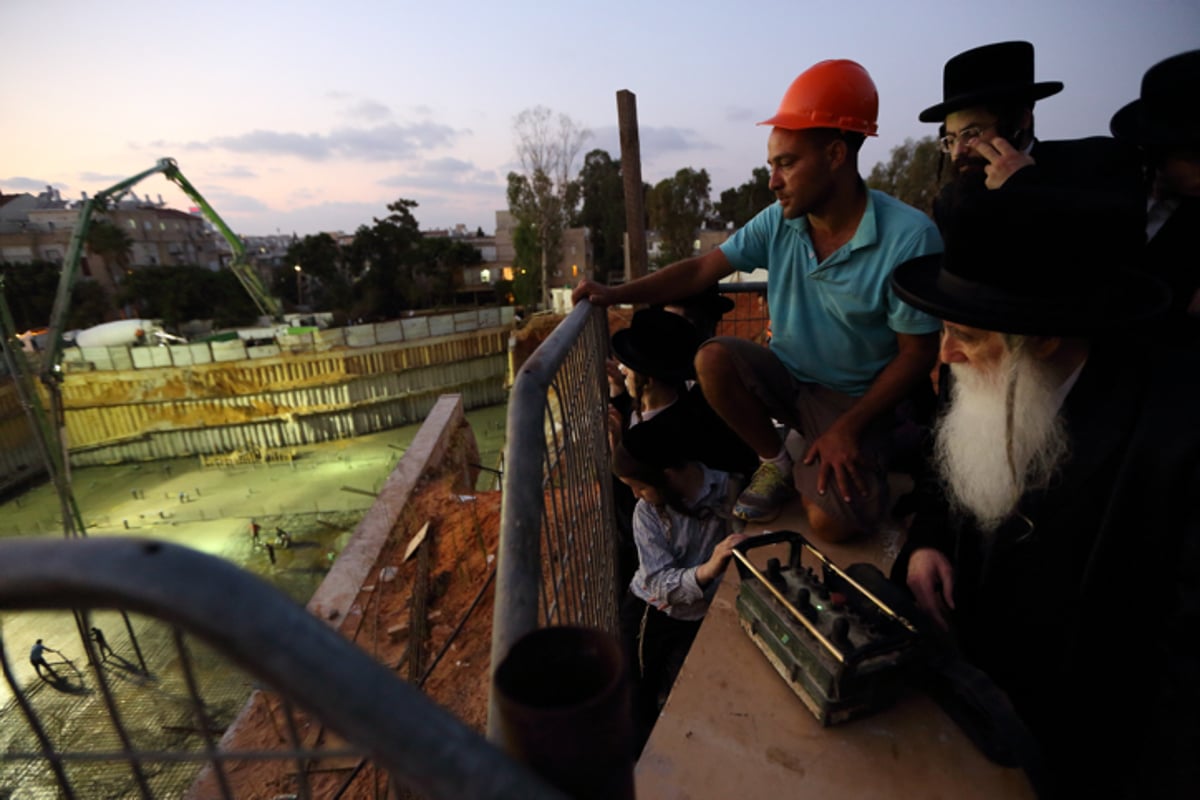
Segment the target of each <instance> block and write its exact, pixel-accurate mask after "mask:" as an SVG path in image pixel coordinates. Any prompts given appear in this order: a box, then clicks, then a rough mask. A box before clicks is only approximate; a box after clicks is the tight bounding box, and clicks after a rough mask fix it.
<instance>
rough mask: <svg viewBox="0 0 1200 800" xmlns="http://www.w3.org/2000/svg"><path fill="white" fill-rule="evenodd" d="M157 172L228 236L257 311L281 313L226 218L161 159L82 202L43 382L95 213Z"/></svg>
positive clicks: (57, 350)
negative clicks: (148, 167)
mask: <svg viewBox="0 0 1200 800" xmlns="http://www.w3.org/2000/svg"><path fill="white" fill-rule="evenodd" d="M157 173H162V174H163V175H164V176H165V177H166V178H167V179H168V180H170V181H171V182H172V183H174V184H175V185H177V186H178V187H179V188H180V189H182V190H183V191H184V193H185V194H186V195H187V196H188V197H190V198H191V199H192V201H193V202H195V203H196V205H197V206H199V207H200V210H201V212H203V214H204V216H205V218H206V219H208V221H209V222H211V223H212V224H213V225H214V226H216V228H217V230H218V231H220V232H221V235H222V236H224V237H225V241H226V242H228V243H229V247H230V248H231V249H232V250H233V261H232V262H231V263H230V265H229V268H230V269H232V270H233V273H234V275H236V276H237V278H238V280H239V281H240V282H241V284H242V287H243V288H244V289H245V290H246V292H247V293H248V294H249V295H250V297H251V299H252V300H254V304H255V305H256V306H258V310H259V311H260V312H262V313H263V314H264V315H266V316H269V317H271V319H274V320H278V319H279V318H280V317H281V316H282V314H283V308H282V307H281V306H280V303H279V300H278V299H277V298H275V297H273V296H272V295H271V294H270V292H268V291H267V289H266V287H265V286H263V284H262V281H261V280H260V279H259V277H258V272H257V271H256V270H255V269H254V267H253V265H251V264H250V263H249V261H248V260H247V259H246V246H245V245H243V244H242V240H241V239H239V238H238V236H237V234H235V233H234V232H233V231H232V230H231V229H230V227H229V226H228V225H226V224H225V220H223V219H221V216H220V215H219V214H217V212H216V210H214V209H213V207H212V206H211V205H209V203H208V201H207V200H205V199H204V197H203V196H202V195H201V194H200V192H198V191H196V187H194V186H192V184H191V182H189V181H188V179H187V178H185V177H183V173H182V172H180V171H179V165H178V164H177V163H175V159H173V158H160V159H159V160H158V163H157V164H155V165H154V166H153V167H151V168H150V169H148V170H145V171H144V172H140V173H138V174H137V175H134V176H133V177H132V178H126V179H125V180H123V181H121V182H120V183H117V184H114V185H112V186H110V187H108V188H107V189H105V190H103V191H101V192H97V193H96V195H95V196H94V197H92V198H90V199H88V200H85V201H84V202H83V207H82V208H80V210H79V218H78V220H76V222H75V228H74V230H73V231H72V232H71V242H70V244H69V245H68V247H67V257H66V260H65V261H64V262H63V269H62V274H61V275H60V276H59V280H58V289H57V291H56V292H55V295H54V309H53V311H51V313H50V326H49V333H48V336H47V338H48V340H49V350H48V352H47V353H46V358H45V361H43V366H42V380H43V381H47V380H48V379H50V378H51V377H52V376H53V374H54V371H55V370H56V368H57V365H58V360H59V357H60V355H61V354H62V326H63V322H64V321H65V319H66V315H67V309H68V308H69V307H70V304H71V290H72V289H73V288H74V286H75V280H76V279H77V278H78V277H79V265H80V262H81V261H82V259H83V251H84V248H85V247H86V245H87V236H88V230H89V229H90V227H91V224H92V214H93V213H94V212H95V210H96V209H97V208H100V209H104V208H107V207H108V202H109V201H110V200H112V199H119V198H120V197H121V196H122V195H124V194H125V193H126V192H128V191H129V190H130V189H131V188H132V187H133V186H134V185H136V184H137V183H138V182H140V181H141V180H143V179H144V178H148V177H149V176H151V175H155V174H157Z"/></svg>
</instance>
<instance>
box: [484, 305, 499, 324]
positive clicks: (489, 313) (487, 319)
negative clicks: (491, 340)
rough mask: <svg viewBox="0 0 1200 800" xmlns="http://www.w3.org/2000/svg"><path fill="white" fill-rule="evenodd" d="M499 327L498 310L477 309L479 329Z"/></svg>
mask: <svg viewBox="0 0 1200 800" xmlns="http://www.w3.org/2000/svg"><path fill="white" fill-rule="evenodd" d="M499 326H500V309H498V308H481V309H479V327H480V328H497V327H499Z"/></svg>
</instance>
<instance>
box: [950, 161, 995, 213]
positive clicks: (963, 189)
mask: <svg viewBox="0 0 1200 800" xmlns="http://www.w3.org/2000/svg"><path fill="white" fill-rule="evenodd" d="M977 162H978V163H977ZM987 163H988V162H987V159H983V158H972V157H969V156H960V157H959V158H957V159H955V161H954V165H953V166H954V177H953V179H951V181H950V182H949V183H947V184H946V185H945V186H943V187H942V191H941V196H940V197H939V202H938V206H939V208H940V213H941V214H942V215H943V218H944V219H946V220H949V219H950V218H951V217H953V215H954V214H955V213H956V212H958V211H959V210H960V209H962V207H963V205H964V204H966V203H969V202H970V201H971V199H972V198H976V197H979V196H980V195H982V194H983V193H985V192H987V186H986V185H985V181H986V180H987V175H986V174H985V173H984V171H983V167H984V166H986V165H987ZM963 164H965V165H967V169H965V170H963V171H961V172H960V171H959V169H958V168H959V166H960V165H963Z"/></svg>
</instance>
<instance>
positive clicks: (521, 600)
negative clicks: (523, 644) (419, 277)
mask: <svg viewBox="0 0 1200 800" xmlns="http://www.w3.org/2000/svg"><path fill="white" fill-rule="evenodd" d="M720 288H721V290H722V291H723V292H727V293H728V294H730V295H731V296H732V297H733V298H734V302H735V308H734V309H733V310H732V311H730V312H729V313H727V314H726V315H725V316H724V317H723V318H722V320H721V324H720V326H719V327H718V333H719V334H721V335H729V336H740V337H743V338H747V339H753V340H756V341H761V342H763V343H764V344H765V342H766V339H767V336H768V335H769V334H768V315H767V309H766V303H765V296H766V286H765V284H763V283H758V282H755V283H742V284H721V287H720ZM608 354H609V339H608V317H607V314H606V313H605V310H604V309H599V308H595V307H593V306H592V305H591V304H590V303H588V302H587V301H584V302H581V303H580V304H579V305H577V306H575V308H574V309H573V310H572V311H571V313H570V314H569V315H568V316H567V317H566V318H565V319H564V320H563V321H562V322H561V323H559V325H558V327H557V328H555V329H554V331H553V332H552V333H551V334H550V336H549V337H547V339H546V340H545V341H544V342H543V343H542V344H541V346H539V347H538V349H537V350H535V351H534V353H533V355H532V356H530V358H529V359H528V360H527V361H526V362H525V363H524V365H522V366H521V368H520V371H519V373H518V375H517V377H516V379H515V381H514V384H513V388H512V391H511V393H510V395H509V401H508V424H507V428H506V432H505V440H506V444H505V464H506V467H505V472H504V507H503V512H502V515H501V522H500V546H499V557H498V572H497V584H496V605H495V611H494V618H493V624H492V669H493V670H494V669H495V668H496V666H497V665H498V664H500V663H501V662H502V661H503V660H504V658H505V656H507V655H508V652H509V650H510V649H511V648H512V646H513V645H514V644H515V643H516V642H517V640H518V639H520V638H521V637H522V636H523V635H525V634H527V633H530V632H532V631H534V630H536V629H537V628H539V627H545V626H548V625H586V626H591V627H595V628H600V629H601V630H605V631H609V632H611V633H616V631H617V607H618V604H619V600H620V596H621V594H622V592H623V590H624V588H625V587H622V586H617V565H616V547H617V538H616V530H617V529H616V520H615V512H614V506H613V496H612V481H611V476H610V466H609V457H610V454H609V452H608V449H609V448H608V438H607V416H608V402H607V397H608V393H607V385H608V384H607V377H606V372H605V361H606V359H607V357H608ZM488 735H489V737H490V738H491V739H492V740H493V741H496V740H498V739H499V737H500V731H499V721H498V719H497V712H496V705H495V698H493V699H492V703H491V708H490V709H489V718H488Z"/></svg>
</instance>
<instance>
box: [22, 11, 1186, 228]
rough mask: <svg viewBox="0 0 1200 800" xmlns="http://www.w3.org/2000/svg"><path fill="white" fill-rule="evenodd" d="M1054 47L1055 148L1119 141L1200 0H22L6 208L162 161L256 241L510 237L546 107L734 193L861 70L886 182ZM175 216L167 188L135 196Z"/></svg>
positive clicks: (1041, 117)
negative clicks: (921, 117)
mask: <svg viewBox="0 0 1200 800" xmlns="http://www.w3.org/2000/svg"><path fill="white" fill-rule="evenodd" d="M1008 39H1026V40H1029V41H1031V42H1033V44H1034V46H1035V48H1036V53H1037V60H1036V66H1035V77H1036V79H1037V80H1059V81H1062V82H1063V83H1065V84H1066V88H1065V90H1064V91H1063V92H1062V93H1061V94H1059V95H1056V96H1054V97H1051V98H1048V99H1046V100H1044V101H1042V102H1040V103H1039V104H1038V105H1037V108H1036V109H1035V117H1036V126H1037V134H1038V136H1039V138H1043V139H1056V138H1073V137H1078V136H1088V135H1096V134H1107V132H1108V120H1109V118H1110V117H1111V116H1112V114H1113V112H1114V111H1116V109H1117V108H1119V107H1120V106H1121V105H1123V104H1124V103H1126V102H1128V101H1130V100H1132V99H1134V98H1135V97H1137V95H1138V92H1139V87H1140V84H1141V77H1142V74H1143V73H1144V72H1145V71H1146V69H1147V68H1148V67H1150V66H1151V65H1153V64H1154V63H1156V62H1158V61H1160V60H1162V59H1163V58H1166V57H1167V56H1170V55H1174V54H1175V53H1178V52H1181V51H1184V50H1189V49H1194V48H1197V47H1200V0H1140V1H1139V0H1061V1H1056V0H1039V1H1038V2H1034V1H1033V0H1008V2H1003V3H988V4H984V3H976V2H969V0H958V1H957V2H943V1H942V0H937V1H935V0H913V1H912V2H903V1H902V0H893V2H882V1H881V0H864V1H863V2H858V3H851V2H819V3H818V2H806V1H805V0H790V1H789V2H782V1H778V2H777V1H776V0H769V1H768V2H757V3H756V2H744V3H730V2H723V3H717V2H709V1H708V0H690V2H674V0H671V1H670V2H655V0H640V2H627V1H626V0H610V2H600V3H597V2H586V3H585V2H567V1H563V2H554V1H553V0H539V1H538V2H533V1H532V0H511V1H510V2H507V3H500V2H475V0H459V2H453V3H446V4H445V5H443V4H441V3H437V2H420V3H413V2H401V1H400V0H393V2H383V0H379V1H377V2H365V1H364V0H342V2H337V3H333V2H328V1H327V0H326V2H307V1H306V0H302V1H300V2H287V3H284V2H275V3H272V2H254V0H242V2H225V0H213V1H211V2H203V3H187V4H180V3H164V2H146V1H145V0H118V2H115V3H94V2H83V0H73V1H68V0H39V1H38V2H34V0H6V1H5V2H4V5H3V8H2V9H0V68H2V72H3V75H4V76H5V78H4V80H3V82H2V83H0V108H3V110H4V117H3V124H0V192H4V193H6V194H12V193H18V192H31V193H37V192H39V191H42V190H44V189H45V187H46V186H47V185H51V186H54V187H56V188H57V189H58V190H59V191H60V192H61V193H62V195H63V197H65V198H70V199H78V198H79V196H80V192H88V193H89V194H94V193H95V192H97V191H99V190H101V189H105V188H107V187H109V186H111V185H112V184H114V183H116V182H118V181H120V180H123V179H125V178H127V177H130V176H132V175H135V174H137V173H138V172H141V171H142V170H145V169H147V168H149V167H151V166H153V165H154V163H155V162H156V161H157V160H158V159H159V158H162V157H164V156H170V157H173V158H175V159H176V160H177V161H178V162H179V167H180V170H181V171H182V172H183V174H184V176H185V177H187V178H188V180H190V181H191V182H192V184H194V185H195V186H196V188H197V189H198V190H199V191H200V192H201V193H202V194H203V195H204V196H205V198H206V199H207V200H208V201H209V202H210V203H211V204H212V205H213V206H214V207H215V208H216V210H217V212H218V213H219V214H220V215H221V216H222V217H224V219H225V220H226V221H227V222H228V223H229V224H230V225H231V227H233V228H234V230H236V231H237V232H238V233H240V234H243V235H266V234H273V233H276V232H281V233H287V234H290V233H293V232H295V233H298V234H300V235H304V234H309V233H317V232H320V231H335V230H342V231H345V232H347V233H351V232H353V231H354V230H356V229H357V228H358V226H359V225H363V224H371V221H372V217H382V216H385V215H386V214H387V210H386V206H387V204H388V203H390V202H392V201H394V200H396V199H397V198H400V197H404V198H408V199H412V200H416V201H417V202H418V203H419V206H418V208H417V209H416V211H415V214H416V217H417V219H418V221H419V222H420V223H421V227H422V228H425V229H428V228H434V227H446V226H451V225H454V224H456V223H464V224H466V225H468V226H469V227H470V228H471V229H475V228H476V227H482V228H483V229H484V231H485V232H487V233H491V232H492V231H493V230H494V228H495V212H496V210H497V209H503V208H505V207H506V200H505V176H506V175H507V173H508V172H509V171H510V170H513V169H515V168H517V163H516V154H515V149H514V136H513V119H514V117H515V116H516V115H517V114H518V113H520V112H521V111H522V110H524V109H526V108H530V107H532V106H536V105H543V106H546V107H548V108H550V109H552V110H554V111H556V112H562V113H565V114H568V115H569V116H571V117H572V118H573V119H575V120H576V121H577V122H578V123H580V124H581V125H582V126H584V127H586V128H587V129H589V130H590V131H591V133H592V135H591V137H590V138H589V139H588V141H587V142H586V143H585V145H584V148H583V150H582V151H581V154H580V156H581V158H582V154H583V153H586V152H587V151H588V150H590V149H593V148H597V147H598V148H603V149H605V150H607V151H608V152H609V153H610V154H612V156H613V157H614V158H619V157H620V147H619V144H618V140H617V135H616V125H617V110H616V92H617V91H618V90H621V89H628V90H630V91H631V92H633V93H634V94H635V95H636V96H637V106H638V117H639V123H640V139H641V151H642V177H643V179H644V180H645V181H646V182H649V183H654V182H657V181H659V180H661V179H662V178H664V177H667V176H669V175H671V174H673V173H674V172H675V171H676V170H678V169H681V168H683V167H693V168H696V169H700V168H704V169H707V170H708V172H709V175H710V176H711V178H712V197H713V199H714V200H715V199H717V198H718V197H719V195H720V193H721V191H723V190H725V189H727V188H730V187H732V186H736V185H738V184H741V183H743V182H745V181H746V180H748V179H749V178H750V172H751V170H752V169H753V168H754V167H755V166H758V165H760V164H762V163H763V162H764V159H765V155H766V139H767V133H768V131H767V129H766V128H761V127H756V126H755V124H754V123H755V122H757V121H758V120H761V119H765V118H766V117H768V116H770V115H771V114H773V113H774V111H775V108H776V106H777V105H778V103H779V100H780V98H781V97H782V95H783V92H784V90H785V89H786V88H787V86H788V84H789V83H790V82H791V80H792V79H793V78H794V77H795V76H796V75H797V74H799V73H800V72H802V71H803V70H804V69H806V68H807V67H809V66H811V65H812V64H813V63H815V62H817V61H821V60H823V59H827V58H850V59H854V60H855V61H858V62H860V63H861V64H862V65H863V66H865V67H866V68H867V70H868V71H869V72H870V73H871V75H872V77H873V78H874V80H875V83H876V85H877V86H878V88H879V95H880V119H879V130H880V135H879V137H878V138H875V139H870V140H868V143H867V145H866V146H865V147H864V149H863V153H862V156H861V159H860V163H861V165H862V168H863V172H864V174H865V173H867V172H869V171H870V168H871V166H872V165H873V164H875V163H876V162H877V161H880V160H883V159H885V158H886V157H887V156H888V154H889V152H890V150H891V148H892V147H894V146H896V145H898V144H900V143H902V142H903V141H904V139H905V138H906V137H914V138H915V137H920V136H924V135H929V134H932V133H934V132H935V126H932V125H926V124H922V123H920V122H918V121H917V113H918V112H919V111H920V110H921V109H922V108H925V107H926V106H929V105H932V104H933V103H936V102H938V101H939V100H941V81H942V65H943V64H944V63H945V61H946V59H948V58H950V57H951V56H953V55H954V54H955V53H957V52H960V51H962V50H965V49H967V48H970V47H974V46H977V45H981V44H986V43H989V42H996V41H1003V40H1008ZM135 191H136V192H137V193H138V194H139V195H143V196H144V195H146V194H149V195H151V196H153V197H157V196H158V195H160V194H161V195H162V196H163V198H164V199H165V200H167V201H168V203H169V204H170V205H171V206H173V207H176V208H181V209H185V208H187V207H188V206H189V205H191V203H190V201H188V200H187V198H186V197H185V196H184V195H183V193H182V192H180V191H179V190H177V189H176V188H175V187H174V185H173V184H171V183H170V182H169V181H167V180H166V179H165V178H162V177H159V176H153V177H151V178H147V179H146V180H144V181H142V182H141V183H139V184H138V185H137V186H136V187H135Z"/></svg>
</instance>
